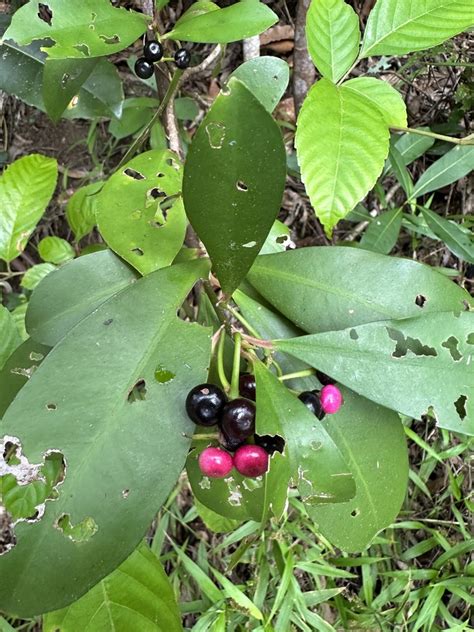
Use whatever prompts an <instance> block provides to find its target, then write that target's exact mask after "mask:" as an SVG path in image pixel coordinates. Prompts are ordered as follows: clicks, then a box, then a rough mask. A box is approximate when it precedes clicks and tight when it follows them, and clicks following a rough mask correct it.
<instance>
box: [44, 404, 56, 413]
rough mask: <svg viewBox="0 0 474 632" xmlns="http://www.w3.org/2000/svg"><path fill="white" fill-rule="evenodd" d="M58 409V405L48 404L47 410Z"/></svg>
mask: <svg viewBox="0 0 474 632" xmlns="http://www.w3.org/2000/svg"><path fill="white" fill-rule="evenodd" d="M57 409H58V407H57V405H56V404H46V410H51V411H52V410H57Z"/></svg>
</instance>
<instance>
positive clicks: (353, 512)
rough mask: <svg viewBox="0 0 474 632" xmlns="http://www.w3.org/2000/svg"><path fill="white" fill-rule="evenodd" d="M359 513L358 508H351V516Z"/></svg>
mask: <svg viewBox="0 0 474 632" xmlns="http://www.w3.org/2000/svg"><path fill="white" fill-rule="evenodd" d="M359 514H360V509H353V510H352V511H351V516H352V517H353V518H357V516H358V515H359Z"/></svg>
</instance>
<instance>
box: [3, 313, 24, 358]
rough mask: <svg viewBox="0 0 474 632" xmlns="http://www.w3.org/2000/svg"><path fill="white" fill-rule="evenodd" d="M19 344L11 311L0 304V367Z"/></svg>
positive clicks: (19, 340) (18, 336)
mask: <svg viewBox="0 0 474 632" xmlns="http://www.w3.org/2000/svg"><path fill="white" fill-rule="evenodd" d="M20 344H21V339H20V335H19V333H18V329H17V328H16V325H15V321H14V320H13V317H12V315H11V313H10V312H9V311H8V309H7V308H6V307H3V305H0V369H1V368H2V367H3V366H4V364H5V362H6V361H7V360H8V358H9V357H10V356H11V354H12V353H13V352H14V351H15V349H16V348H17V347H18V346H19V345H20Z"/></svg>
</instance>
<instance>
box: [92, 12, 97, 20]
mask: <svg viewBox="0 0 474 632" xmlns="http://www.w3.org/2000/svg"><path fill="white" fill-rule="evenodd" d="M96 18H97V13H94V12H92V13H91V20H92V21H93V22H95V21H96Z"/></svg>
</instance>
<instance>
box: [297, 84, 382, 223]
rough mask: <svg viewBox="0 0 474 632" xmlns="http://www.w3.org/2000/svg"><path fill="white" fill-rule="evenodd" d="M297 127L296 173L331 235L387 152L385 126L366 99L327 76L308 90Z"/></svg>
mask: <svg viewBox="0 0 474 632" xmlns="http://www.w3.org/2000/svg"><path fill="white" fill-rule="evenodd" d="M297 125H298V126H297V131H296V148H297V153H298V163H299V165H300V167H301V176H302V179H303V182H304V184H305V186H306V191H307V193H308V195H309V198H310V201H311V204H312V206H313V208H314V210H315V211H316V215H317V216H318V218H319V220H320V221H321V222H322V224H323V225H324V228H325V231H326V233H328V234H331V233H332V229H333V228H334V226H335V225H336V224H337V222H338V221H339V220H341V219H343V218H344V217H345V216H346V215H347V214H348V213H349V211H351V210H352V209H353V208H354V207H355V206H356V204H357V203H358V202H360V201H361V200H362V199H363V198H364V197H365V195H366V194H367V193H368V192H369V191H370V189H371V188H372V187H373V186H374V184H375V183H376V181H377V178H378V176H379V175H380V173H381V171H382V169H383V166H384V162H385V158H386V157H387V155H388V149H389V132H388V127H387V124H386V122H385V120H384V118H383V116H382V114H381V112H380V110H379V109H378V108H375V107H374V106H373V104H372V103H371V102H370V101H369V100H368V99H366V98H365V97H363V96H360V95H359V94H358V93H357V92H356V91H355V90H352V89H350V88H346V87H345V86H344V85H343V86H342V87H340V88H338V87H337V86H335V85H334V84H332V83H331V82H330V81H329V80H328V79H321V81H318V82H317V83H316V84H315V85H314V86H313V87H312V88H311V90H310V92H309V93H308V96H307V97H306V99H305V101H304V104H303V107H302V108H301V111H300V114H299V116H298V123H297Z"/></svg>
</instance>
